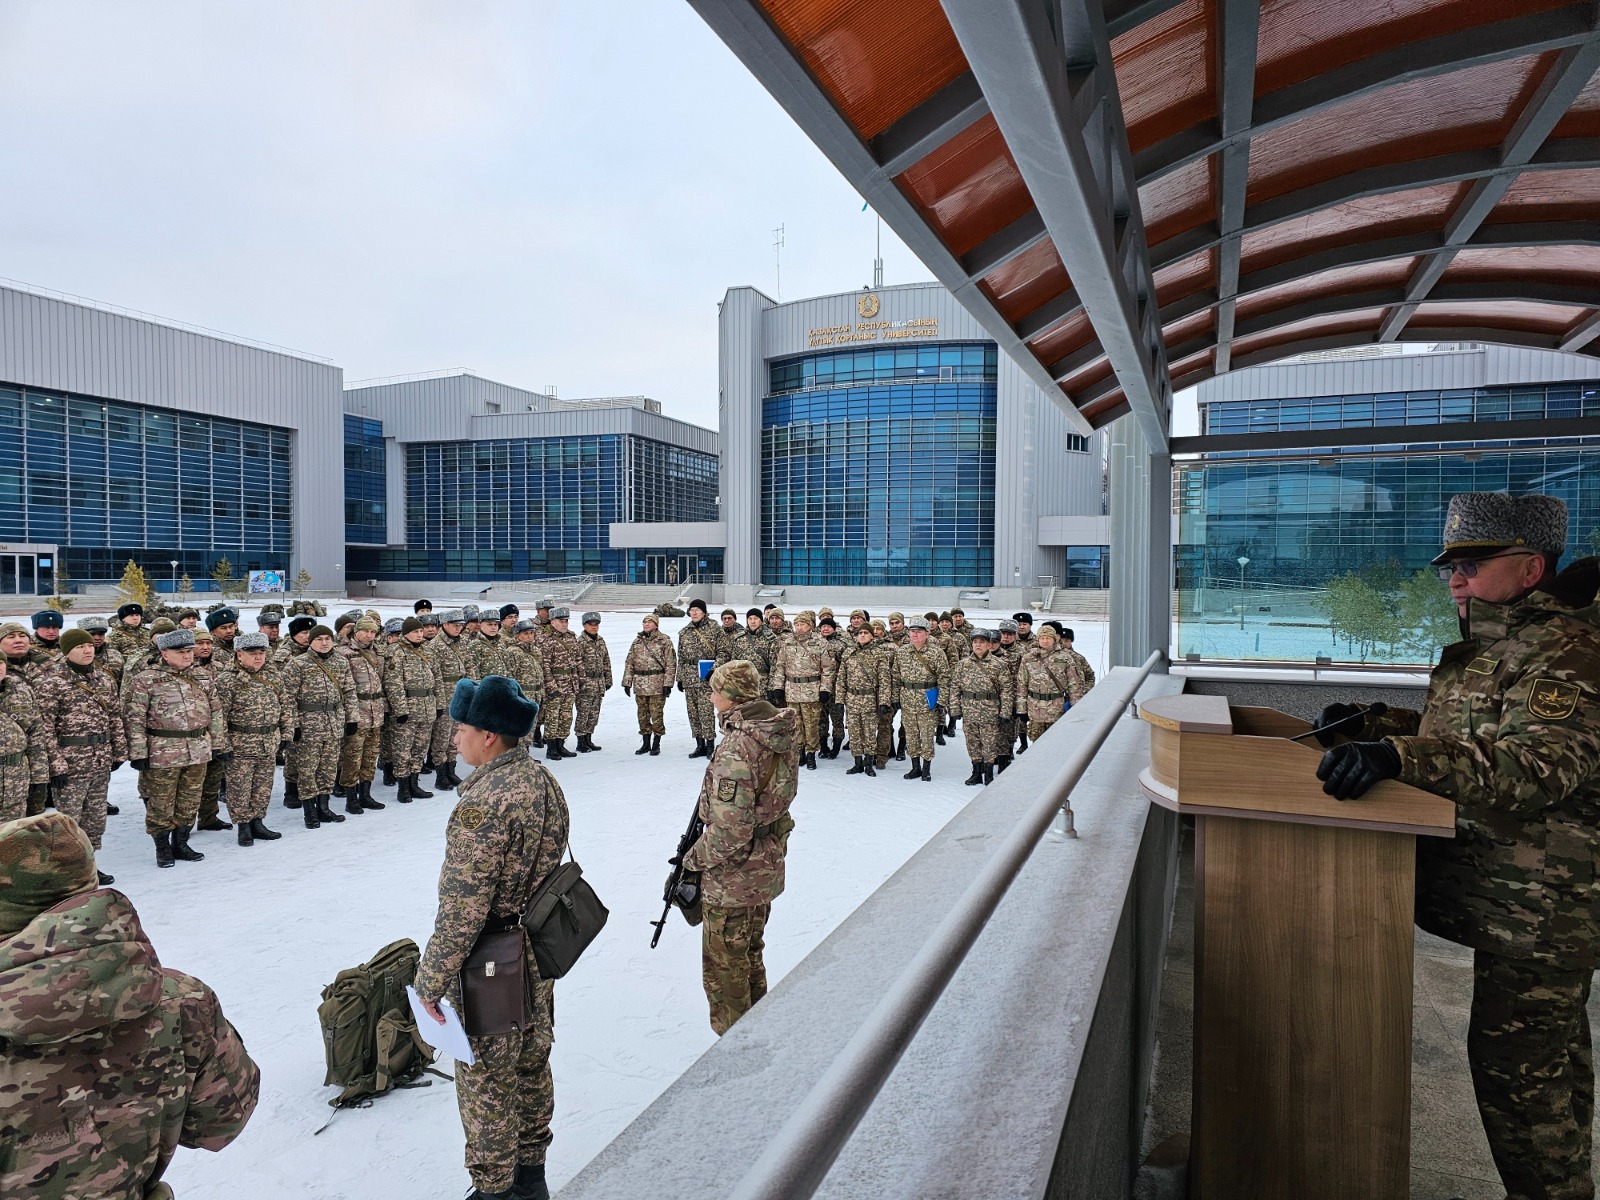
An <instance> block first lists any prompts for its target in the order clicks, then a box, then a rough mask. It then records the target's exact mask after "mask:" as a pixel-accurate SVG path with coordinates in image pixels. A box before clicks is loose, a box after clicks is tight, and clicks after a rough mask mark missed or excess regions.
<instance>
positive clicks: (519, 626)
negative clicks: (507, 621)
mask: <svg viewBox="0 0 1600 1200" xmlns="http://www.w3.org/2000/svg"><path fill="white" fill-rule="evenodd" d="M537 628H539V622H537V621H535V620H534V619H533V618H532V617H529V618H527V619H526V620H523V621H518V622H517V623H516V624H515V625H513V626H512V627H511V632H512V633H532V632H533V631H534V630H535V629H537Z"/></svg>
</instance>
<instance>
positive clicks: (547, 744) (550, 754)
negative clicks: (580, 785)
mask: <svg viewBox="0 0 1600 1200" xmlns="http://www.w3.org/2000/svg"><path fill="white" fill-rule="evenodd" d="M566 740H567V739H566V738H560V739H557V738H545V740H544V757H545V761H546V762H560V761H561V760H562V759H563V758H572V757H574V756H573V755H571V754H569V753H568V752H567V747H566V745H565V742H566Z"/></svg>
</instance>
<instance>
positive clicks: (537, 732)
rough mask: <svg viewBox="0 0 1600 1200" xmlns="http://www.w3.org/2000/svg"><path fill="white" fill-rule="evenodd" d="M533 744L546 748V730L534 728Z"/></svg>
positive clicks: (536, 726) (539, 727)
mask: <svg viewBox="0 0 1600 1200" xmlns="http://www.w3.org/2000/svg"><path fill="white" fill-rule="evenodd" d="M533 744H534V745H535V746H539V747H543V746H544V729H543V728H542V727H541V726H538V725H535V726H534V727H533Z"/></svg>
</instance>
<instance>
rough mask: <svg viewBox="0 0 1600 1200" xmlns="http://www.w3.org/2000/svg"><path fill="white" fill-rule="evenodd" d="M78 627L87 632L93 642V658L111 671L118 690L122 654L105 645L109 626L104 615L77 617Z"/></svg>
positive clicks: (119, 687)
mask: <svg viewBox="0 0 1600 1200" xmlns="http://www.w3.org/2000/svg"><path fill="white" fill-rule="evenodd" d="M78 628H79V629H81V630H83V631H84V632H85V633H87V634H88V635H89V637H90V639H91V641H92V642H93V644H94V660H95V662H97V663H99V664H100V665H101V666H102V667H104V668H105V669H106V670H107V671H109V672H111V678H113V679H115V680H116V681H117V687H118V689H119V690H120V689H121V686H122V663H123V658H122V655H121V654H120V653H119V652H118V651H116V650H113V649H112V648H111V647H110V646H108V645H106V634H107V633H108V632H109V631H110V629H111V626H110V625H108V624H107V623H106V619H105V618H104V617H79V618H78Z"/></svg>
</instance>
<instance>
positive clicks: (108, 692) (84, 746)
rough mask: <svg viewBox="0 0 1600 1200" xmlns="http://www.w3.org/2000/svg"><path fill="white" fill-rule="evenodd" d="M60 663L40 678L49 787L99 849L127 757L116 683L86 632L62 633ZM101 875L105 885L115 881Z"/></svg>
mask: <svg viewBox="0 0 1600 1200" xmlns="http://www.w3.org/2000/svg"><path fill="white" fill-rule="evenodd" d="M61 650H62V655H61V661H60V662H58V663H56V664H55V665H54V666H53V667H52V668H51V669H50V670H49V671H47V672H44V673H43V674H42V675H41V676H40V677H39V687H38V701H39V713H40V718H41V720H42V722H43V724H44V726H45V727H46V728H47V729H48V730H49V731H50V742H51V745H52V746H53V750H52V761H51V764H50V787H51V791H53V792H54V793H55V802H56V811H57V812H60V813H64V814H65V815H66V816H69V817H71V818H72V819H73V820H74V821H76V822H77V823H78V825H79V826H80V827H81V828H82V829H83V832H84V833H85V834H87V835H88V838H89V844H90V845H91V846H93V847H94V848H95V849H96V850H99V849H100V840H101V837H102V836H103V835H104V834H105V831H106V791H107V789H108V787H109V786H110V783H111V772H112V771H113V770H114V769H116V767H117V766H118V765H120V764H121V763H124V762H126V761H127V758H128V739H127V734H126V733H125V732H124V730H123V726H122V705H121V703H120V698H119V697H118V695H117V681H116V678H115V677H114V676H113V675H112V673H111V672H110V671H109V670H108V669H107V668H105V667H103V666H101V665H100V664H99V663H98V662H96V661H95V657H94V639H93V638H92V637H91V636H90V635H89V633H88V631H87V630H83V629H69V630H67V632H66V633H64V634H62V635H61ZM112 882H113V880H112V878H111V876H109V875H106V874H104V873H103V872H102V873H101V875H100V886H101V887H105V886H107V885H109V884H110V883H112Z"/></svg>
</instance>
